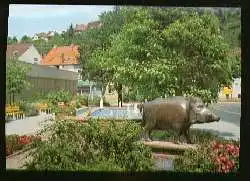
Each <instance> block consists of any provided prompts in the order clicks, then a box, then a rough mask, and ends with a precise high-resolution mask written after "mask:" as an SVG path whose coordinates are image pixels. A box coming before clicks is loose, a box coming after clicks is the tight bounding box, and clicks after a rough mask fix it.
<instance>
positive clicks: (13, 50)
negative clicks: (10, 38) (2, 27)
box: [6, 43, 41, 64]
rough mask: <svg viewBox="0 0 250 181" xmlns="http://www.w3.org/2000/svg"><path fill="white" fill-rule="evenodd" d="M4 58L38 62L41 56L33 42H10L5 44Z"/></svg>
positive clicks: (32, 62)
mask: <svg viewBox="0 0 250 181" xmlns="http://www.w3.org/2000/svg"><path fill="white" fill-rule="evenodd" d="M6 58H7V59H8V58H17V59H18V60H20V61H23V62H26V63H31V64H40V62H41V56H40V54H39V52H38V51H37V49H36V48H35V46H34V45H33V44H21V43H20V44H19V43H18V44H12V45H8V46H7V51H6Z"/></svg>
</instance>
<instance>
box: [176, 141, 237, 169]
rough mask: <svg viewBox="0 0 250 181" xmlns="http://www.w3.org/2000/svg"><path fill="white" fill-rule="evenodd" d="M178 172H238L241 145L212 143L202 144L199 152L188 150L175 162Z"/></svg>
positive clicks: (230, 142)
mask: <svg viewBox="0 0 250 181" xmlns="http://www.w3.org/2000/svg"><path fill="white" fill-rule="evenodd" d="M175 169H176V171H184V172H223V173H226V172H237V171H239V144H238V143H235V142H234V143H233V141H225V140H224V141H216V142H214V141H211V142H209V143H206V144H205V143H204V144H200V145H199V146H198V149H197V150H187V151H185V152H184V155H183V157H179V158H178V159H176V160H175Z"/></svg>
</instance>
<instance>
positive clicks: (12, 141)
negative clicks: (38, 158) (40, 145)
mask: <svg viewBox="0 0 250 181" xmlns="http://www.w3.org/2000/svg"><path fill="white" fill-rule="evenodd" d="M37 141H41V137H40V136H34V135H31V136H27V135H22V136H19V135H8V136H6V156H9V155H12V154H13V153H14V152H16V151H19V150H22V149H24V148H25V147H26V146H27V145H30V144H31V143H32V142H37Z"/></svg>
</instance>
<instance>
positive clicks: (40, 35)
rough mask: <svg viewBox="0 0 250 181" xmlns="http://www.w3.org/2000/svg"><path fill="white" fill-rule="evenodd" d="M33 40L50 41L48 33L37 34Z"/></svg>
mask: <svg viewBox="0 0 250 181" xmlns="http://www.w3.org/2000/svg"><path fill="white" fill-rule="evenodd" d="M32 39H33V40H45V41H48V35H47V33H44V32H42V33H36V34H35V35H34V36H33V38H32Z"/></svg>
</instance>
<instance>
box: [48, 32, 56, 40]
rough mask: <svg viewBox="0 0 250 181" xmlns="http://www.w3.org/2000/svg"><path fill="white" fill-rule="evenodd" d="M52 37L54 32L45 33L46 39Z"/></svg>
mask: <svg viewBox="0 0 250 181" xmlns="http://www.w3.org/2000/svg"><path fill="white" fill-rule="evenodd" d="M53 36H55V32H54V31H49V32H48V33H47V38H48V39H51V38H52V37H53Z"/></svg>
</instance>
